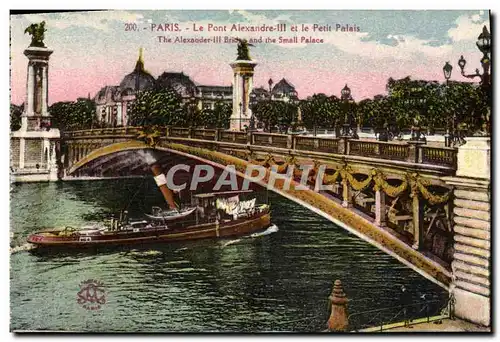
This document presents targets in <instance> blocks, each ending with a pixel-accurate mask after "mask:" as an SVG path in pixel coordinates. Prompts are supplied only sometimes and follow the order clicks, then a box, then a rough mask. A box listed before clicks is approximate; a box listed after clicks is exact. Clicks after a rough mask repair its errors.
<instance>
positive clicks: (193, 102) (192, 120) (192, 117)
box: [189, 96, 196, 127]
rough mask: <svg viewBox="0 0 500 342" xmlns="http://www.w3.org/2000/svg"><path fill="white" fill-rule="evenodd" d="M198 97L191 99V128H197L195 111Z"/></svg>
mask: <svg viewBox="0 0 500 342" xmlns="http://www.w3.org/2000/svg"><path fill="white" fill-rule="evenodd" d="M195 106H196V97H194V96H191V98H190V99H189V114H190V115H189V121H190V123H189V127H193V126H195V122H194V114H195V111H196V108H195Z"/></svg>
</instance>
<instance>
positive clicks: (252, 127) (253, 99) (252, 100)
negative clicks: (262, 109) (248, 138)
mask: <svg viewBox="0 0 500 342" xmlns="http://www.w3.org/2000/svg"><path fill="white" fill-rule="evenodd" d="M256 103H257V95H256V94H255V93H254V92H252V93H251V94H250V106H251V113H252V114H251V115H250V127H249V129H250V131H254V130H255V116H254V115H253V107H254V106H255V104H256Z"/></svg>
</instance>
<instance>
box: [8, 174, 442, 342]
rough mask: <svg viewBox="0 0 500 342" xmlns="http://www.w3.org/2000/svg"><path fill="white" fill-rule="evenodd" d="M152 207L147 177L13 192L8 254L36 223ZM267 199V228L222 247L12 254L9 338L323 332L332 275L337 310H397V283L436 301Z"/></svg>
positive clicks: (377, 254)
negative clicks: (23, 334)
mask: <svg viewBox="0 0 500 342" xmlns="http://www.w3.org/2000/svg"><path fill="white" fill-rule="evenodd" d="M162 202H163V200H162V196H161V193H160V192H159V191H158V189H156V188H155V186H154V182H153V181H152V179H146V180H142V179H121V180H101V181H72V182H59V183H32V184H20V185H13V186H12V191H11V235H12V238H11V246H20V245H23V244H25V243H26V238H27V236H28V235H29V234H30V233H32V232H34V231H36V230H40V229H43V228H46V227H54V226H67V225H69V226H78V225H82V224H87V223H89V222H93V221H98V220H101V219H104V218H106V217H108V216H109V214H111V213H114V212H117V211H119V210H121V209H123V208H124V207H126V206H129V212H130V216H131V217H134V216H139V215H140V214H141V212H143V211H144V210H146V211H149V209H150V208H151V206H152V205H158V204H160V203H162ZM269 202H270V204H271V209H272V221H273V223H274V224H276V225H277V226H278V227H279V231H278V232H275V233H272V234H269V235H265V236H260V237H256V238H250V237H248V238H242V239H239V241H233V242H234V243H230V244H228V240H203V241H195V242H185V243H176V244H170V245H165V244H164V245H150V246H145V247H142V248H138V247H128V248H115V249H111V250H110V249H107V250H102V251H93V252H88V251H87V252H77V251H74V252H68V251H66V252H54V253H50V254H47V253H36V252H35V253H34V252H26V251H24V252H18V253H14V254H12V255H11V260H10V264H11V272H10V281H11V288H10V300H11V330H63V331H78V332H81V331H86V332H88V331H93V332H104V331H110V332H207V331H215V332H265V331H294V332H317V331H321V330H323V329H325V327H326V326H325V324H326V321H327V319H328V315H329V312H328V296H329V294H330V292H331V290H332V284H333V281H334V280H335V279H341V280H342V282H343V285H344V291H345V292H346V294H347V297H348V298H349V299H350V302H349V305H348V310H349V313H355V312H361V311H366V310H371V309H376V308H383V307H392V306H397V305H399V304H400V303H401V291H400V287H401V285H405V287H406V288H407V289H408V291H409V293H410V295H411V298H412V300H414V301H422V297H424V298H425V299H426V300H442V301H444V300H445V299H446V298H447V293H446V291H445V290H444V289H442V288H440V287H439V286H438V285H436V284H434V283H432V282H431V281H429V280H427V279H426V278H424V277H423V276H422V275H420V274H418V273H417V272H415V271H413V270H412V269H410V268H408V267H406V266H405V265H403V264H401V263H400V262H398V261H397V260H396V259H394V258H393V257H391V256H389V255H387V254H385V253H384V252H382V251H380V250H378V249H377V248H375V247H373V246H371V245H370V244H369V243H367V242H365V241H363V240H361V239H360V238H358V237H357V236H355V235H353V234H351V233H349V232H347V231H345V230H344V229H342V228H340V227H338V226H336V225H335V224H333V223H331V222H329V221H327V220H326V219H324V218H322V217H320V216H318V215H317V214H315V213H313V212H311V211H309V210H308V209H305V208H303V207H301V206H300V205H298V204H296V203H294V202H292V201H289V200H287V199H285V198H282V197H280V196H278V195H276V194H272V193H270V194H269ZM233 240H235V239H233ZM87 279H95V280H98V281H100V282H102V284H103V286H104V289H105V291H106V295H105V298H106V303H104V304H103V305H102V306H101V308H100V309H98V310H87V309H85V308H84V307H82V305H80V304H79V303H78V302H77V293H78V291H79V290H80V284H81V283H82V282H83V281H85V280H87ZM397 312H398V310H397V309H394V311H393V312H391V311H390V310H389V311H388V312H384V315H386V316H387V317H389V316H393V315H394V314H397ZM362 323H363V322H359V321H358V322H353V324H354V325H356V324H357V325H359V324H362Z"/></svg>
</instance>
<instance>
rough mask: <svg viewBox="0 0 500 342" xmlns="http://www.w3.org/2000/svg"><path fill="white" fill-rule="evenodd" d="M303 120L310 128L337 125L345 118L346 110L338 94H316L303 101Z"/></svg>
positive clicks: (301, 104)
mask: <svg viewBox="0 0 500 342" xmlns="http://www.w3.org/2000/svg"><path fill="white" fill-rule="evenodd" d="M300 109H301V112H302V122H303V123H304V125H305V126H306V127H308V128H313V130H314V134H316V128H317V127H318V126H322V127H334V128H335V127H336V126H337V125H339V123H340V121H341V120H343V114H344V110H347V109H346V108H342V103H341V101H340V99H339V98H337V97H336V96H330V97H328V96H326V95H325V94H314V95H313V96H311V97H309V98H308V99H306V100H303V101H301V103H300Z"/></svg>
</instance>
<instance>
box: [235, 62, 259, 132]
mask: <svg viewBox="0 0 500 342" xmlns="http://www.w3.org/2000/svg"><path fill="white" fill-rule="evenodd" d="M256 66H257V63H256V62H254V61H246V60H237V61H235V62H233V63H231V68H233V73H234V79H233V113H232V114H231V122H230V127H229V128H230V130H232V131H244V130H245V127H247V128H249V127H250V118H251V117H252V112H251V109H250V93H251V92H252V89H253V74H254V69H255V67H256Z"/></svg>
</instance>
